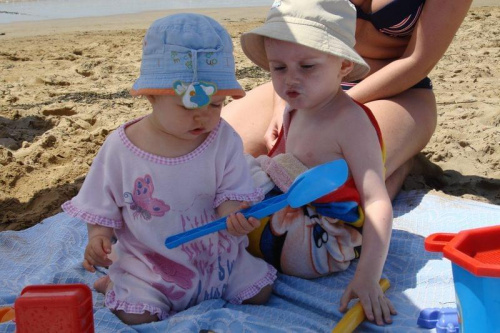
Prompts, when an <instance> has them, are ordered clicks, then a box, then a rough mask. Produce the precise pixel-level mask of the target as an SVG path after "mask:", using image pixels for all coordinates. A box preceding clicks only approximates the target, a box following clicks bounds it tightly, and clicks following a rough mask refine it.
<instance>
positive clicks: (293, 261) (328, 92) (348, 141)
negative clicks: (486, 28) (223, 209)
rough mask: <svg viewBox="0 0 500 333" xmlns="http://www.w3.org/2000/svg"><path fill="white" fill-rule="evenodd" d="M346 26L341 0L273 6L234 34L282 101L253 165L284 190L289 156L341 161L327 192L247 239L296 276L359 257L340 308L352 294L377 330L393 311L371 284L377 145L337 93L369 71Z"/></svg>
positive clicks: (382, 233)
mask: <svg viewBox="0 0 500 333" xmlns="http://www.w3.org/2000/svg"><path fill="white" fill-rule="evenodd" d="M355 24H356V10H355V7H354V6H353V5H352V4H351V3H350V2H349V1H347V0H312V1H304V0H282V1H279V0H276V1H274V4H273V6H272V8H271V9H270V11H269V13H268V16H267V19H266V21H265V23H264V24H263V25H262V26H260V27H258V28H256V29H254V30H252V31H250V32H248V33H244V34H243V35H242V36H241V45H242V49H243V51H244V52H245V54H246V55H247V56H248V57H249V58H250V59H251V60H252V61H253V62H254V63H255V64H257V65H258V66H260V67H261V68H263V69H265V70H267V71H270V73H271V78H272V83H273V86H274V89H275V91H276V93H277V94H278V95H279V96H280V97H281V98H282V99H283V100H284V101H286V103H287V105H286V108H285V111H284V117H283V125H282V128H281V130H280V134H279V136H278V140H277V142H276V144H275V146H274V147H273V149H272V150H271V151H270V153H269V157H270V158H268V159H265V158H261V159H260V160H261V161H262V167H263V168H264V169H265V170H266V171H267V172H268V174H269V176H270V178H271V179H273V180H275V182H276V184H277V185H278V187H280V189H282V190H286V186H287V184H286V182H285V183H280V181H281V180H283V176H282V175H283V174H286V172H284V171H283V166H284V165H290V163H291V162H290V161H291V160H292V159H293V160H294V163H295V166H296V164H297V163H301V164H302V165H303V166H304V167H306V168H311V167H314V166H316V165H319V164H322V163H325V162H328V161H331V160H336V159H341V158H343V159H345V160H346V161H347V163H348V165H349V171H350V176H349V179H348V181H347V182H346V184H345V185H344V186H342V187H341V188H340V189H338V190H337V191H335V192H333V193H331V194H330V195H328V196H325V197H323V198H321V199H320V200H318V201H317V202H315V203H313V204H312V205H308V206H307V207H303V208H302V209H299V210H292V209H290V208H286V209H284V210H283V211H280V212H278V213H276V214H274V215H273V216H272V217H271V219H270V220H269V222H265V223H267V225H265V226H264V227H261V228H259V229H257V230H255V231H253V232H252V233H250V235H249V237H250V239H251V247H250V248H251V249H253V253H254V254H256V255H260V256H261V257H263V258H264V259H265V260H266V261H268V262H269V263H271V264H273V265H274V266H275V267H276V268H278V269H279V270H281V271H282V272H283V273H286V274H290V275H295V276H299V277H304V278H314V277H319V276H325V275H328V274H331V273H333V272H338V271H342V270H345V269H346V268H347V267H348V266H349V263H350V262H351V261H352V260H353V259H356V258H359V263H358V265H357V269H356V273H355V275H354V278H353V279H352V281H351V282H350V283H349V285H348V286H346V290H345V292H344V294H343V296H342V298H341V301H340V310H341V311H345V310H346V309H347V305H348V303H349V300H351V299H353V298H356V297H359V299H360V301H361V304H362V306H363V308H364V311H365V314H366V316H367V318H368V319H369V320H373V321H376V323H377V324H383V323H384V321H385V322H386V323H390V322H391V314H395V313H396V312H395V310H394V307H393V306H392V303H391V302H390V301H389V300H388V299H387V298H386V297H384V293H383V291H382V289H381V288H380V286H379V280H380V278H381V275H382V269H383V267H384V263H385V260H386V257H387V252H388V247H389V240H390V235H391V228H392V205H391V201H390V199H389V195H388V193H387V190H386V187H385V179H384V159H385V153H384V145H383V141H382V137H381V132H380V129H379V127H378V124H377V122H376V120H375V118H374V117H373V115H372V113H371V111H370V110H369V109H368V108H367V107H366V106H364V105H361V104H359V103H357V102H356V101H354V100H352V99H351V98H350V97H349V96H348V95H347V94H346V93H345V92H344V91H343V90H342V89H341V87H340V83H341V82H342V80H346V81H351V80H356V79H360V78H363V77H364V76H365V75H366V74H367V73H368V72H369V67H368V65H367V64H366V63H365V61H364V60H363V59H362V58H361V57H360V56H359V55H358V54H357V52H356V51H355V50H354V44H355ZM291 156H292V157H293V158H292V157H291ZM283 160H286V161H287V162H286V163H282V161H283ZM292 180H293V179H292ZM289 183H290V182H289V181H288V184H289ZM361 248H362V251H361Z"/></svg>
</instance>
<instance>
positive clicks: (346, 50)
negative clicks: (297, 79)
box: [241, 18, 370, 81]
mask: <svg viewBox="0 0 500 333" xmlns="http://www.w3.org/2000/svg"><path fill="white" fill-rule="evenodd" d="M265 37H269V38H273V39H278V40H282V41H286V42H291V43H296V44H300V45H303V46H307V47H310V48H313V49H315V50H319V51H321V52H325V53H328V54H332V55H335V56H338V57H342V58H344V59H348V60H350V61H352V62H353V63H354V68H353V70H352V71H351V72H350V73H349V74H348V75H347V76H346V77H345V78H344V80H346V81H355V80H359V79H362V78H364V77H365V76H366V75H367V74H368V72H369V71H370V67H369V66H368V64H367V63H366V62H365V61H364V60H363V58H361V56H360V55H359V54H358V53H357V52H356V51H354V49H352V48H351V47H349V46H348V45H346V44H345V43H344V42H342V41H341V40H340V39H338V38H336V37H334V36H333V35H332V34H331V33H329V32H327V31H326V28H325V27H324V26H322V25H319V24H318V25H313V24H311V23H308V24H304V23H302V22H300V21H297V20H295V21H294V20H291V19H290V18H289V19H283V18H282V19H279V20H274V21H267V22H266V24H265V25H263V26H261V27H258V28H256V29H254V30H252V31H250V32H247V33H244V34H242V36H241V48H242V49H243V52H244V53H245V55H246V56H247V57H248V58H249V59H250V60H252V61H253V62H254V63H255V64H256V65H257V66H259V67H261V68H262V69H264V70H266V71H269V62H268V59H267V56H266V50H265V47H264V39H265Z"/></svg>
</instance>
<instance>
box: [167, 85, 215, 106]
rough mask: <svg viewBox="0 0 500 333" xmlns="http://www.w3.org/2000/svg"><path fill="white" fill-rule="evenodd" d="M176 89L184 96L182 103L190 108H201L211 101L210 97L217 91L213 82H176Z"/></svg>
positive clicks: (177, 92) (178, 93)
mask: <svg viewBox="0 0 500 333" xmlns="http://www.w3.org/2000/svg"><path fill="white" fill-rule="evenodd" d="M174 90H175V93H176V94H177V95H180V96H182V104H184V106H185V107H186V108H188V109H196V108H201V107H203V106H205V105H207V104H209V103H210V98H211V96H212V95H213V94H215V92H216V91H217V85H216V84H215V83H213V82H193V83H186V82H182V81H175V82H174Z"/></svg>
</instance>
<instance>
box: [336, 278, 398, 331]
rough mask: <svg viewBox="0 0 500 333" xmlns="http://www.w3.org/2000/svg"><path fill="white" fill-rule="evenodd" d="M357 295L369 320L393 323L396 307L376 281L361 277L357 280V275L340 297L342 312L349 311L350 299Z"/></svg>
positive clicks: (377, 322)
mask: <svg viewBox="0 0 500 333" xmlns="http://www.w3.org/2000/svg"><path fill="white" fill-rule="evenodd" d="M356 297H358V298H359V302H360V304H361V306H362V307H363V310H364V312H365V315H366V318H367V319H368V320H369V321H372V322H375V323H376V324H377V325H384V323H386V324H391V323H392V318H391V315H396V314H397V312H396V309H395V308H394V306H393V305H392V302H391V301H390V300H389V299H388V298H387V297H386V296H385V295H384V292H383V291H382V288H381V287H380V285H379V284H378V283H377V282H376V281H368V279H364V280H363V281H360V279H357V280H356V277H355V278H354V279H353V280H352V281H351V283H349V285H348V286H347V288H346V290H345V291H344V294H343V295H342V298H341V299H340V308H339V310H340V312H345V311H347V305H348V304H349V301H350V300H351V299H354V298H356Z"/></svg>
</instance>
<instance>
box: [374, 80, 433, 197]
mask: <svg viewBox="0 0 500 333" xmlns="http://www.w3.org/2000/svg"><path fill="white" fill-rule="evenodd" d="M366 105H367V106H368V107H369V108H370V109H371V110H372V112H373V114H374V116H375V118H376V119H377V122H378V124H379V126H380V130H381V132H382V137H383V140H384V143H385V146H386V152H387V156H386V157H387V160H386V186H387V190H388V192H389V196H390V197H391V199H392V198H394V197H395V196H396V195H397V193H398V192H399V190H400V189H401V186H402V185H403V182H404V180H405V179H406V177H407V176H408V174H409V173H410V171H411V170H412V167H413V164H414V163H413V157H414V156H415V155H417V154H418V153H419V152H420V151H421V150H422V149H423V148H424V147H425V146H426V145H427V143H428V142H429V140H430V138H431V136H432V134H433V133H434V130H435V129H436V123H437V109H436V99H435V97H434V93H433V92H432V90H430V89H410V90H407V91H406V92H404V93H402V94H400V95H398V96H396V97H393V98H391V99H387V100H379V101H373V102H369V103H366Z"/></svg>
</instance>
